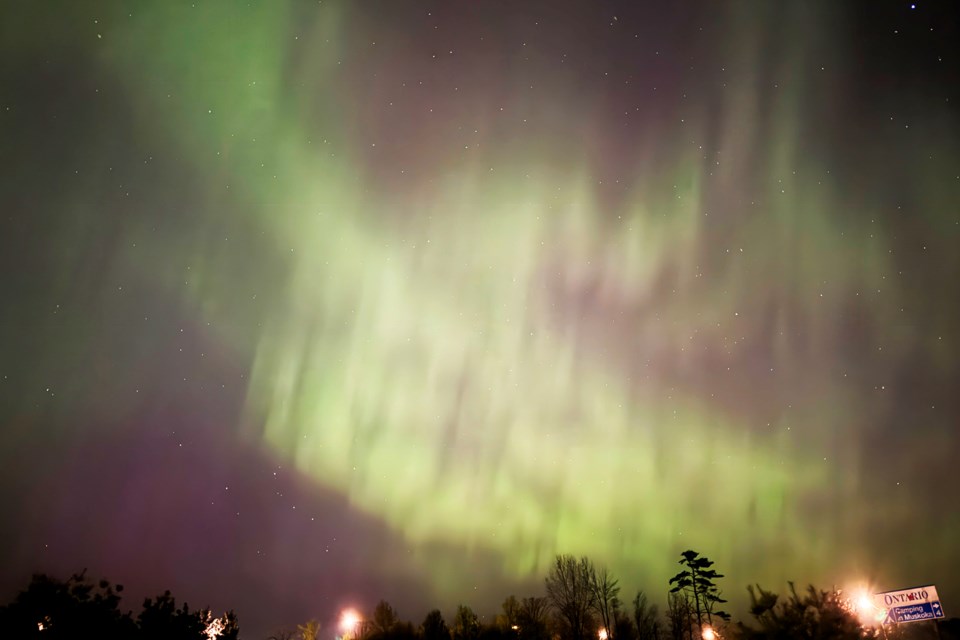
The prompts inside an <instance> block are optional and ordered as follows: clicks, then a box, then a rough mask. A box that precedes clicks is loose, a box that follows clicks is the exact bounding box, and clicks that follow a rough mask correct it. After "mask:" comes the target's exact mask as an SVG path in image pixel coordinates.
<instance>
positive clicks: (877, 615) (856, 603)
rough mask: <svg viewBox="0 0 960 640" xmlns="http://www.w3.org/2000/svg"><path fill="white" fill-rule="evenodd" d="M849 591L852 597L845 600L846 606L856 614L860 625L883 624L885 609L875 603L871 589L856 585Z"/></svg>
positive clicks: (885, 614)
mask: <svg viewBox="0 0 960 640" xmlns="http://www.w3.org/2000/svg"><path fill="white" fill-rule="evenodd" d="M841 593H842V592H841ZM850 593H851V594H852V597H851V598H849V599H847V600H846V601H845V602H846V608H847V609H848V610H849V611H850V612H851V613H853V614H854V615H856V616H857V618H858V619H859V620H860V623H861V624H862V625H864V626H866V625H873V624H883V621H884V620H886V619H887V610H886V609H885V608H883V607H881V606H878V605H877V603H876V601H875V600H874V598H873V595H872V593H873V590H872V589H870V588H869V587H857V588H855V589H852V590H851V591H850Z"/></svg>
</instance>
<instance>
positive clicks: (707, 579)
mask: <svg viewBox="0 0 960 640" xmlns="http://www.w3.org/2000/svg"><path fill="white" fill-rule="evenodd" d="M680 564H682V565H684V566H685V567H686V569H684V570H683V571H681V572H680V573H678V574H677V575H675V576H673V577H672V578H670V584H672V585H674V586H673V588H672V589H670V592H671V593H678V592H681V591H683V592H685V593H687V594H689V595H690V600H691V603H692V604H693V608H694V611H695V612H696V615H697V628H698V629H701V630H702V629H703V614H704V613H705V614H707V622H708V623H710V624H713V619H712V618H713V616H717V617H718V618H721V619H722V620H729V619H730V614H728V613H727V612H725V611H716V610H715V608H716V605H717V604H721V603H724V602H726V600H724V599H723V598H721V597H720V591H719V590H718V589H717V585H716V584H715V583H714V580H717V579H719V578H722V577H723V574H720V573H717V571H716V569H712V568H711V567H712V566H713V560H710V559H708V558H707V557H706V556H701V555H700V554H699V553H697V552H696V551H693V550H692V549H688V550H687V551H684V552H683V553H681V554H680Z"/></svg>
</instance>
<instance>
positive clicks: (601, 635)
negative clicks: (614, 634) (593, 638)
mask: <svg viewBox="0 0 960 640" xmlns="http://www.w3.org/2000/svg"><path fill="white" fill-rule="evenodd" d="M597 636H599V638H600V640H607V636H608V634H607V630H606V629H604V628H603V627H600V631H598V632H597Z"/></svg>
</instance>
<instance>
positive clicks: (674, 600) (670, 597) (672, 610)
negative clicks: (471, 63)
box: [667, 591, 693, 640]
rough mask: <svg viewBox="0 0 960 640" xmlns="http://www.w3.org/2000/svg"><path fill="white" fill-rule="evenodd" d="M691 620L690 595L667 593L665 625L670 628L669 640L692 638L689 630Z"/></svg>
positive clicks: (691, 606)
mask: <svg viewBox="0 0 960 640" xmlns="http://www.w3.org/2000/svg"><path fill="white" fill-rule="evenodd" d="M692 620H693V605H692V604H690V596H688V595H687V594H686V593H679V592H677V593H675V592H673V591H670V592H669V593H667V626H668V627H669V629H670V639H671V640H685V639H687V640H689V639H690V638H692V634H691V632H690V625H691V621H692Z"/></svg>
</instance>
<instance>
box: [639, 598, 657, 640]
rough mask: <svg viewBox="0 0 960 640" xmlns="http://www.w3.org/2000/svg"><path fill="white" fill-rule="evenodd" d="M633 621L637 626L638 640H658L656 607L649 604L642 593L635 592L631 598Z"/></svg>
mask: <svg viewBox="0 0 960 640" xmlns="http://www.w3.org/2000/svg"><path fill="white" fill-rule="evenodd" d="M633 621H634V624H636V625H637V639H638V640H660V620H659V619H658V617H657V605H655V604H650V603H649V601H648V600H647V594H645V593H644V592H643V591H637V595H636V596H635V597H634V598H633Z"/></svg>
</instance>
